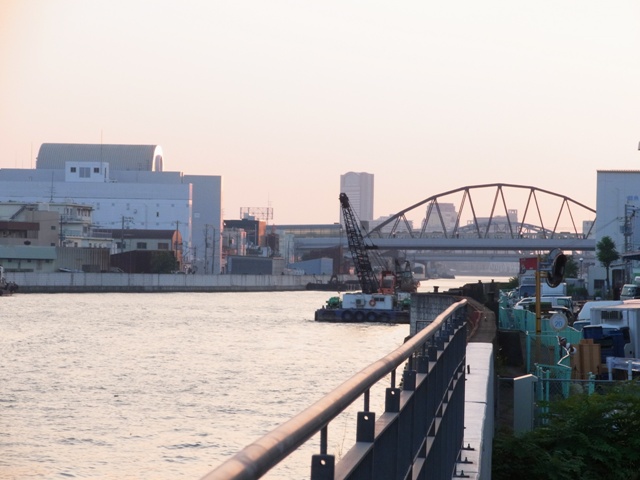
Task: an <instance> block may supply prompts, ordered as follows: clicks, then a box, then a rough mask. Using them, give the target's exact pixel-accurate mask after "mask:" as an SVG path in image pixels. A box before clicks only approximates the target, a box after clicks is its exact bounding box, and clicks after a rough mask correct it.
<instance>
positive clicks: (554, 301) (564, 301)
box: [513, 297, 573, 312]
mask: <svg viewBox="0 0 640 480" xmlns="http://www.w3.org/2000/svg"><path fill="white" fill-rule="evenodd" d="M535 303H536V297H525V298H523V299H522V300H520V301H519V302H518V303H516V304H515V305H514V307H513V308H514V309H517V310H530V309H531V308H533V307H530V306H529V305H535ZM540 303H550V304H551V306H552V307H565V308H568V309H569V311H571V312H573V299H572V298H571V297H540Z"/></svg>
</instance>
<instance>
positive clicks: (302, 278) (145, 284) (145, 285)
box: [11, 272, 330, 293]
mask: <svg viewBox="0 0 640 480" xmlns="http://www.w3.org/2000/svg"><path fill="white" fill-rule="evenodd" d="M329 278H330V275H181V274H149V273H138V274H129V273H67V272H55V273H32V272H27V273H12V274H11V280H12V281H14V282H16V283H17V284H18V287H19V290H18V293H115V292H131V293H139V292H149V293H161V292H268V291H297V290H305V289H306V286H307V283H310V282H313V283H317V282H321V283H326V282H328V281H329Z"/></svg>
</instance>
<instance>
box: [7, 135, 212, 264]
mask: <svg viewBox="0 0 640 480" xmlns="http://www.w3.org/2000/svg"><path fill="white" fill-rule="evenodd" d="M163 163H164V162H163V156H162V149H161V148H160V147H159V146H158V145H94V144H92V145H86V144H50V143H49V144H43V145H42V146H41V148H40V151H39V153H38V158H37V163H36V169H34V170H32V169H0V201H16V202H50V203H53V202H73V203H76V204H86V205H91V206H92V207H93V209H94V210H93V221H94V223H95V224H94V227H96V228H106V229H116V228H135V229H150V230H168V229H177V230H179V231H180V233H181V235H182V238H183V242H184V243H183V253H184V257H185V259H187V262H191V263H192V265H193V266H195V267H197V269H198V270H200V268H202V269H201V270H200V271H202V272H204V264H205V258H204V253H205V250H207V251H208V252H209V255H211V257H209V264H210V265H211V262H212V259H213V265H215V266H216V269H214V272H215V273H219V272H220V242H219V241H218V242H212V244H211V245H210V246H208V247H207V248H205V241H206V240H205V236H204V235H203V234H201V233H202V229H204V227H205V226H207V228H212V229H213V230H217V234H218V235H219V232H220V230H221V226H222V214H221V212H222V208H221V207H222V205H221V203H222V191H221V190H222V181H221V177H219V176H201V175H183V174H182V173H181V172H164V171H163ZM194 226H195V227H196V228H197V229H198V230H196V231H195V234H194V230H193V228H194ZM212 249H213V250H212ZM211 252H213V253H211Z"/></svg>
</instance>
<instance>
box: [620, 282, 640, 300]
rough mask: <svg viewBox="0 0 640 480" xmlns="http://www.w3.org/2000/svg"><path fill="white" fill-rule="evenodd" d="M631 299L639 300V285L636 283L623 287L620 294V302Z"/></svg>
mask: <svg viewBox="0 0 640 480" xmlns="http://www.w3.org/2000/svg"><path fill="white" fill-rule="evenodd" d="M633 298H640V285H638V284H636V283H627V284H626V285H623V286H622V291H621V292H620V300H631V299H633Z"/></svg>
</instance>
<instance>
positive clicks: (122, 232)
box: [120, 215, 133, 253]
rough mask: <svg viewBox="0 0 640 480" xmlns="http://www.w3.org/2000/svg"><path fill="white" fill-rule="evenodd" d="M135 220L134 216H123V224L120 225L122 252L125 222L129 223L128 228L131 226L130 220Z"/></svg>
mask: <svg viewBox="0 0 640 480" xmlns="http://www.w3.org/2000/svg"><path fill="white" fill-rule="evenodd" d="M131 221H133V217H125V216H124V215H123V216H122V226H121V227H120V253H123V252H124V224H125V222H126V223H127V228H128V227H129V222H131Z"/></svg>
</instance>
